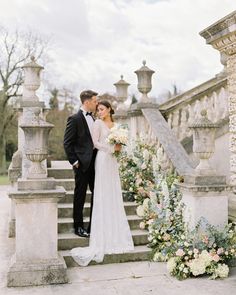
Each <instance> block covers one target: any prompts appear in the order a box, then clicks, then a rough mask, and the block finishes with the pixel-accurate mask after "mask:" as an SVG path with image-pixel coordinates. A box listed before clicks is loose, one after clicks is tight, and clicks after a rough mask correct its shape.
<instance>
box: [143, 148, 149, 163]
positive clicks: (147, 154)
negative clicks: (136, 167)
mask: <svg viewBox="0 0 236 295" xmlns="http://www.w3.org/2000/svg"><path fill="white" fill-rule="evenodd" d="M143 159H144V161H145V162H148V160H149V151H148V150H147V149H145V150H144V151H143Z"/></svg>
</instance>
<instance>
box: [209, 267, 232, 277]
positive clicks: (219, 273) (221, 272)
mask: <svg viewBox="0 0 236 295" xmlns="http://www.w3.org/2000/svg"><path fill="white" fill-rule="evenodd" d="M228 274H229V267H228V265H226V264H218V266H217V268H216V269H215V272H214V274H213V276H214V278H217V277H219V278H227V277H228Z"/></svg>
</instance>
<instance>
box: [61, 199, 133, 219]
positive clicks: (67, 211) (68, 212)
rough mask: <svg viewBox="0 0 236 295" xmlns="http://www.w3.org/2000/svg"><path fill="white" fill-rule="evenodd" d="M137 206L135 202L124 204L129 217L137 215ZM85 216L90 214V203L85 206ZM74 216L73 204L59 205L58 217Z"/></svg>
mask: <svg viewBox="0 0 236 295" xmlns="http://www.w3.org/2000/svg"><path fill="white" fill-rule="evenodd" d="M137 206H138V205H137V204H136V203H134V202H124V208H125V212H126V214H127V215H135V214H136V208H137ZM83 212H84V216H85V217H86V216H89V214H90V203H88V202H87V203H85V204H84V211H83ZM72 216H73V204H72V203H64V204H63V203H60V204H58V217H59V218H60V217H72Z"/></svg>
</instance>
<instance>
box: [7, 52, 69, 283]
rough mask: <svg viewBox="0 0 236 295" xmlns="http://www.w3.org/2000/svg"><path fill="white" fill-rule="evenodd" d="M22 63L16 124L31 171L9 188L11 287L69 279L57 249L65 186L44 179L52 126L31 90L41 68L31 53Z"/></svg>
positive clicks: (36, 84)
mask: <svg viewBox="0 0 236 295" xmlns="http://www.w3.org/2000/svg"><path fill="white" fill-rule="evenodd" d="M24 68H26V71H25V80H24V90H25V91H24V94H23V96H24V95H25V98H26V102H25V103H24V105H23V116H22V121H21V124H20V127H21V128H22V130H23V132H24V148H23V150H24V154H25V157H26V158H27V160H28V161H29V170H28V173H27V175H26V176H24V177H22V178H19V179H18V181H17V186H16V187H15V188H13V189H12V190H11V191H10V192H9V197H10V198H11V199H12V200H13V201H14V203H15V216H16V242H15V254H14V255H13V257H12V261H11V265H10V268H9V271H8V274H7V285H8V286H9V287H18V286H30V285H31V286H32V285H45V284H58V283H66V282H67V281H68V279H67V274H66V265H65V261H64V260H63V258H62V257H60V256H59V254H58V251H57V239H58V237H57V202H58V200H59V199H60V198H62V197H63V196H64V195H65V190H64V188H62V187H57V186H56V181H55V179H54V178H47V171H46V169H45V165H44V162H45V159H46V158H47V147H48V136H49V132H50V130H51V128H52V127H53V125H52V124H49V123H47V122H46V121H45V120H44V119H43V118H42V115H41V113H42V111H41V107H40V106H41V104H40V103H39V101H38V99H37V96H36V94H35V91H36V90H37V89H38V87H39V85H40V76H39V74H40V70H41V69H42V67H41V66H39V65H37V64H36V63H35V60H34V58H32V61H31V62H30V63H29V64H27V65H26V66H25V67H24ZM28 82H29V83H28ZM29 85H31V86H29Z"/></svg>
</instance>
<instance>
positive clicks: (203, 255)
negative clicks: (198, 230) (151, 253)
mask: <svg viewBox="0 0 236 295" xmlns="http://www.w3.org/2000/svg"><path fill="white" fill-rule="evenodd" d="M199 259H201V260H202V261H203V262H204V263H205V266H206V267H207V266H209V265H210V264H211V261H212V260H213V259H212V256H211V255H210V253H209V252H207V250H203V251H202V252H201V254H200V255H199Z"/></svg>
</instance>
